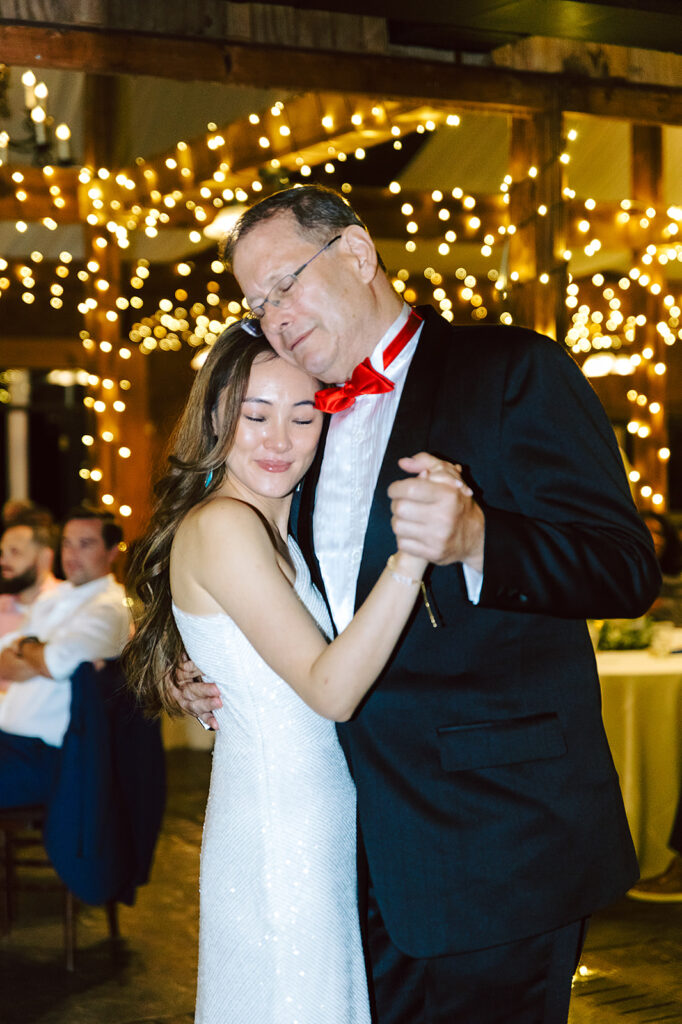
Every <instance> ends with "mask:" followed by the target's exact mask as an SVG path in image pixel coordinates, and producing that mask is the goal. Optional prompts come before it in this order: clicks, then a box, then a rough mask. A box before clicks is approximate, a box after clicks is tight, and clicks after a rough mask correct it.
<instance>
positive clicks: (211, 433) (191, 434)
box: [123, 323, 275, 714]
mask: <svg viewBox="0 0 682 1024" xmlns="http://www.w3.org/2000/svg"><path fill="white" fill-rule="evenodd" d="M262 354H269V355H271V356H272V357H273V358H274V357H275V353H274V351H273V350H272V348H271V347H270V345H269V344H268V342H267V340H266V339H265V338H264V337H262V336H260V337H253V335H251V334H250V333H247V331H245V330H244V329H243V328H242V327H241V326H240V323H235V324H232V326H230V327H228V328H226V330H224V331H223V333H222V334H221V335H220V337H219V338H218V340H217V341H216V342H215V344H214V345H213V347H212V349H211V351H210V352H209V354H208V358H207V359H206V362H205V363H204V365H203V366H202V368H201V369H200V370H199V373H198V374H197V376H196V379H195V381H194V384H193V385H192V389H191V391H190V393H189V398H188V399H187V404H186V405H185V408H184V411H183V413H182V415H181V417H180V419H179V420H178V423H177V424H176V426H175V429H174V431H173V433H172V435H171V437H170V440H169V442H168V446H167V450H166V459H167V466H166V472H165V473H164V475H163V476H162V477H161V479H160V480H159V481H158V483H157V484H156V486H155V488H154V493H155V503H154V509H153V512H152V515H151V518H150V520H149V523H148V525H147V528H146V531H145V533H144V535H143V536H142V537H141V538H140V539H139V540H138V541H136V543H135V544H134V546H133V552H132V556H131V560H130V567H129V570H128V573H127V578H126V589H127V592H128V598H129V601H130V604H131V609H132V614H133V621H134V625H135V632H134V635H133V637H132V639H131V640H130V642H129V643H128V645H127V647H126V648H125V650H124V652H123V664H124V668H125V672H126V676H127V679H128V684H129V685H130V686H131V687H132V688H133V690H134V691H135V693H136V694H137V695H138V698H139V699H140V701H141V703H142V704H143V706H144V707H145V708H146V709H147V710H148V711H149V712H150V713H151V714H159V713H160V712H161V711H162V710H165V711H168V712H169V713H170V714H174V713H175V714H177V712H178V710H179V709H178V707H177V704H176V703H175V701H174V700H173V697H172V694H171V685H172V682H173V673H174V670H175V668H176V666H177V665H178V663H179V661H180V658H181V655H182V651H183V645H182V640H181V638H180V634H179V632H178V629H177V626H176V625H175V620H174V618H173V612H172V608H171V591H170V578H169V568H170V551H171V545H172V543H173V537H174V536H175V532H176V530H177V528H178V526H179V525H180V523H181V522H182V520H183V518H184V517H185V516H186V515H187V513H188V512H189V511H190V509H192V508H194V506H195V505H197V504H199V502H201V501H203V500H204V499H206V498H207V497H209V496H210V495H211V494H212V493H213V492H214V491H215V490H217V489H218V488H219V487H220V485H221V483H222V482H223V478H224V476H225V460H226V458H227V455H228V452H229V451H230V449H231V447H232V444H233V442H234V437H235V433H236V430H237V425H238V422H239V416H240V413H241V406H242V402H243V400H244V397H245V395H246V389H247V387H248V383H249V377H250V375H251V367H252V366H253V363H254V361H255V360H256V358H257V357H258V356H259V355H262ZM218 403H220V408H221V412H222V415H221V416H220V417H216V416H215V415H214V414H215V412H216V408H217V406H218Z"/></svg>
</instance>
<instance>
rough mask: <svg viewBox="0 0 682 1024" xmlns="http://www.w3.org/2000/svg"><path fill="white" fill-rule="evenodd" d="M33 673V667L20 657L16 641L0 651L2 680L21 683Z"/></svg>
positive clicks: (0, 675)
mask: <svg viewBox="0 0 682 1024" xmlns="http://www.w3.org/2000/svg"><path fill="white" fill-rule="evenodd" d="M35 675H37V673H36V671H35V669H33V668H32V667H31V665H30V664H29V663H28V662H27V661H25V660H24V658H22V657H21V654H20V653H19V645H18V642H16V643H14V644H12V645H11V646H9V647H5V648H4V649H3V650H2V651H0V679H2V680H4V682H6V683H23V682H25V680H26V679H32V678H33V676H35ZM4 688H5V689H6V687H4Z"/></svg>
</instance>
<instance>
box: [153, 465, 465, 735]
mask: <svg viewBox="0 0 682 1024" xmlns="http://www.w3.org/2000/svg"><path fill="white" fill-rule="evenodd" d="M398 465H399V466H400V468H401V469H403V470H404V471H405V472H406V473H409V474H411V475H410V476H408V477H406V478H405V479H403V480H396V481H395V482H394V483H392V484H391V486H390V487H389V488H388V496H389V498H390V499H391V528H392V529H393V532H394V533H395V536H396V541H397V544H398V548H399V549H400V550H401V551H405V552H407V553H408V554H411V555H416V556H418V557H420V558H425V559H426V560H427V561H429V562H432V563H433V564H434V565H451V564H452V563H453V562H463V563H465V564H466V565H468V566H470V567H471V568H472V569H476V570H477V571H478V572H482V571H483V544H484V539H485V517H484V515H483V511H482V509H481V508H480V506H479V505H478V504H477V503H476V501H475V500H474V497H473V492H472V490H471V488H470V487H469V486H468V485H467V484H466V483H465V482H464V481H463V479H462V467H461V466H459V465H456V464H454V463H451V462H446V461H445V460H443V459H438V458H436V456H434V455H430V454H429V453H428V452H419V453H418V454H417V455H413V456H411V457H409V458H403V459H400V460H399V462H398ZM171 692H172V694H173V697H174V698H175V700H176V701H177V704H178V706H179V707H180V708H181V709H182V710H183V711H185V712H187V713H188V714H190V715H194V717H195V718H198V719H199V720H200V721H201V722H202V724H204V725H206V726H208V727H210V728H212V729H217V728H218V723H217V721H216V718H215V715H214V711H215V710H217V709H218V708H219V707H221V705H222V702H221V700H220V692H219V690H218V687H217V686H216V685H215V684H214V683H205V682H204V681H203V680H202V678H201V673H200V671H199V669H198V668H197V667H196V665H195V664H194V662H192V661H190V659H189V658H187V659H186V660H184V661H183V662H182V663H181V665H180V666H179V667H178V668H177V669H176V672H175V679H174V684H173V685H172V686H171Z"/></svg>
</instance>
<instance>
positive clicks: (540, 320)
mask: <svg viewBox="0 0 682 1024" xmlns="http://www.w3.org/2000/svg"><path fill="white" fill-rule="evenodd" d="M562 149H563V118H562V113H561V110H560V109H559V108H558V107H557V108H555V109H553V110H548V111H545V112H544V113H542V114H537V115H536V116H535V117H533V118H530V119H523V120H522V119H520V118H514V119H513V120H512V131H511V148H510V174H511V176H512V180H513V185H512V189H511V197H510V219H511V223H512V224H514V225H515V227H516V231H515V233H514V234H513V235H512V237H511V241H510V246H509V251H510V271H511V272H515V273H517V274H518V275H519V276H518V283H516V284H513V285H512V287H513V311H514V313H513V315H514V320H515V322H516V323H519V324H522V325H523V326H526V327H533V328H535V330H537V331H540V332H541V333H542V334H547V335H549V336H550V337H552V338H556V339H558V340H559V341H561V342H563V339H564V337H565V335H566V330H567V323H566V305H565V297H566V283H567V274H568V268H567V263H566V260H565V259H564V258H563V253H564V250H565V248H566V214H565V202H564V196H563V186H564V168H563V164H562V163H561V162H560V160H559V157H560V155H561V152H562ZM531 168H534V171H535V174H534V176H533V175H531V173H530V171H531Z"/></svg>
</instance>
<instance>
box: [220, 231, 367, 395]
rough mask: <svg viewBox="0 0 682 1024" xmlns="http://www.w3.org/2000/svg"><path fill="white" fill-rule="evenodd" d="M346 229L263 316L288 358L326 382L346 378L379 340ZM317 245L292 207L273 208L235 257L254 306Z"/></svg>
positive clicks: (274, 341) (279, 349)
mask: <svg viewBox="0 0 682 1024" xmlns="http://www.w3.org/2000/svg"><path fill="white" fill-rule="evenodd" d="M354 230H356V231H357V229H354ZM348 231H349V229H348V228H346V229H345V232H343V234H342V237H341V238H340V239H339V241H338V242H335V243H334V245H332V246H330V248H329V249H327V250H326V251H325V252H323V253H321V254H320V255H319V256H317V258H316V259H314V260H313V261H312V263H310V265H309V266H307V267H306V268H305V270H303V271H302V273H301V275H300V278H299V279H298V286H297V287H296V289H295V293H294V295H293V297H292V298H291V299H288V298H287V299H286V300H285V301H283V302H282V303H281V304H280V305H279V306H275V305H273V304H272V303H271V302H267V303H265V315H264V317H263V320H262V321H261V326H262V328H263V332H264V334H265V336H266V338H267V339H268V341H269V342H270V344H271V345H272V347H273V348H274V349H275V351H276V352H277V353H278V354H279V355H280V356H281V357H282V359H284V360H286V361H287V362H289V363H293V364H294V365H296V366H300V367H301V369H303V370H306V372H307V373H310V374H312V375H313V376H314V377H317V378H319V379H320V380H323V381H326V382H327V383H341V382H343V381H345V380H347V379H348V377H350V375H351V373H352V372H353V370H354V368H355V367H356V366H357V364H358V363H359V362H361V360H362V359H363V358H364V357H365V356H366V355H369V354H370V353H371V351H372V349H373V347H374V342H372V339H371V338H370V339H369V340H368V338H367V334H368V332H367V330H366V329H365V330H363V320H364V314H363V308H364V307H365V306H366V301H367V294H366V289H367V285H366V283H365V282H364V281H363V280H362V275H361V274H360V273H359V272H358V267H357V261H356V260H355V258H354V257H353V254H352V252H351V251H350V249H349V246H348ZM319 249H320V243H319V242H318V241H317V240H313V239H310V238H305V237H304V236H303V235H302V234H301V233H300V232H299V230H298V229H297V225H296V221H295V219H294V217H293V216H292V215H291V214H278V215H275V216H274V217H271V218H270V219H269V220H265V221H263V222H262V223H260V224H258V225H256V227H254V228H252V229H251V231H249V232H248V233H247V234H246V235H245V237H244V238H243V239H241V240H240V241H239V242H238V243H237V246H236V248H235V252H234V259H233V267H234V275H235V277H236V278H237V281H238V282H239V286H240V287H241V289H242V291H243V293H244V295H245V297H246V299H247V301H248V303H249V305H250V306H252V307H253V306H256V305H260V304H262V303H263V301H264V299H265V298H266V296H267V295H268V293H269V291H270V289H271V288H272V287H273V285H275V284H277V282H278V281H280V280H281V279H282V278H283V277H285V276H286V275H287V274H293V273H294V271H296V270H297V269H298V268H299V267H300V266H301V264H303V263H305V262H306V260H309V259H310V257H311V256H313V255H314V254H315V253H316V252H317V251H318V250H319ZM375 340H376V339H375Z"/></svg>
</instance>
